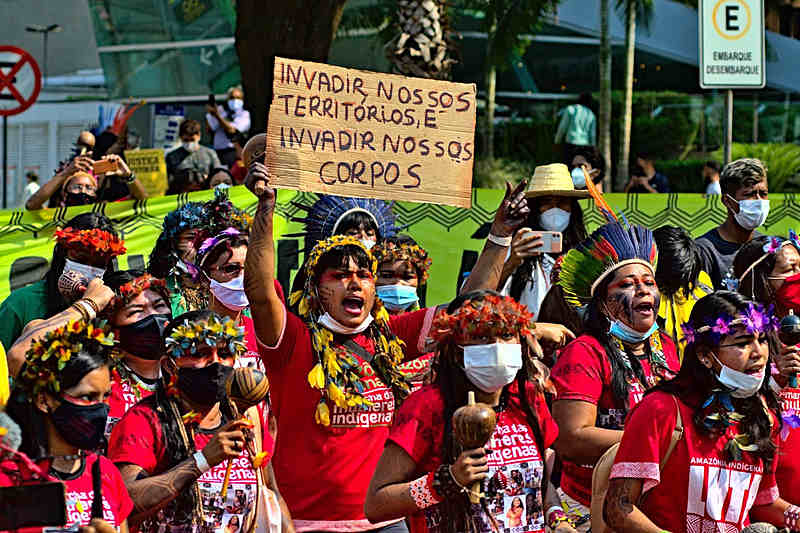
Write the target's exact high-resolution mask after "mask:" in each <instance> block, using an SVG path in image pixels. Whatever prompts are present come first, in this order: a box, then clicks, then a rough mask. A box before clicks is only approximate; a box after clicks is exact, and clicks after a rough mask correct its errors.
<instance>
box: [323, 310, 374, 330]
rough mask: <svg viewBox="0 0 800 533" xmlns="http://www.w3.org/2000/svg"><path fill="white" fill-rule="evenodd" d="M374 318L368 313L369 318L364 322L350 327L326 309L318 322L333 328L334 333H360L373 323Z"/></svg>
mask: <svg viewBox="0 0 800 533" xmlns="http://www.w3.org/2000/svg"><path fill="white" fill-rule="evenodd" d="M373 320H374V319H373V318H372V315H367V318H366V319H364V322H362V323H361V324H360V325H358V326H356V327H354V328H348V327H347V326H345V325H344V324H342V323H341V322H339V321H338V320H336V319H335V318H333V317H332V316H331V315H330V314H328V312H327V311H326V312H325V314H324V315H322V316H321V317H319V319H318V320H317V323H318V324H320V325H321V326H323V327H325V328H327V329H329V330H331V331H332V332H334V333H340V334H342V335H358V334H359V333H361V332H362V331H364V330H365V329H367V328H368V327H369V325H370V324H372V321H373Z"/></svg>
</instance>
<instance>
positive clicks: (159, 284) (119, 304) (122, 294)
mask: <svg viewBox="0 0 800 533" xmlns="http://www.w3.org/2000/svg"><path fill="white" fill-rule="evenodd" d="M148 289H149V290H152V291H155V292H157V293H158V294H159V295H160V296H161V297H162V298H164V301H165V302H167V303H169V291H168V290H167V284H166V282H165V281H164V280H163V279H158V278H156V277H153V276H151V275H150V274H147V273H145V274H142V275H141V276H139V277H138V278H136V279H133V280H131V281H129V282H128V283H126V284H124V285H122V286H121V287H120V288H119V289H117V290H116V291H115V293H116V294H115V296H114V299H113V300H112V301H111V304H110V305H109V306H108V307H107V308H106V310H107V311H108V314H114V313H116V312H117V311H119V310H120V309H122V308H123V307H125V306H126V305H128V304H129V303H131V301H133V300H134V299H135V298H136V297H137V296H139V295H140V294H142V293H143V292H144V291H146V290H148Z"/></svg>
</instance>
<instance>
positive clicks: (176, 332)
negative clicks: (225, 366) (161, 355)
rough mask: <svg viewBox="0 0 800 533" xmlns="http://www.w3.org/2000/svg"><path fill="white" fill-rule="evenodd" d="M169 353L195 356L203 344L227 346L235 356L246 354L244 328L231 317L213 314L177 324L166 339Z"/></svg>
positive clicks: (169, 354)
mask: <svg viewBox="0 0 800 533" xmlns="http://www.w3.org/2000/svg"><path fill="white" fill-rule="evenodd" d="M164 343H165V344H166V347H167V355H168V356H170V357H172V358H175V359H177V358H179V357H184V356H193V355H196V354H197V350H198V348H200V347H202V346H214V347H219V346H225V347H226V348H227V349H228V350H229V351H230V353H231V354H232V355H233V356H234V358H238V357H240V356H242V355H244V354H245V352H246V351H247V346H246V345H245V343H244V328H241V327H238V326H237V325H236V322H235V321H234V320H233V319H232V318H230V317H218V316H217V315H213V316H211V317H210V318H209V319H208V320H198V321H192V322H189V320H188V319H185V320H184V321H183V324H181V325H180V326H176V327H175V328H174V329H173V330H172V332H171V333H170V335H169V337H167V338H166V339H165V340H164Z"/></svg>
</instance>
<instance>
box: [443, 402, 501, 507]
mask: <svg viewBox="0 0 800 533" xmlns="http://www.w3.org/2000/svg"><path fill="white" fill-rule="evenodd" d="M495 425H497V415H495V412H494V409H492V408H491V407H490V406H488V405H486V404H485V403H475V392H474V391H469V392H468V393H467V405H464V406H462V407H459V408H458V409H456V412H455V413H453V433H454V434H455V436H456V440H457V441H458V443H459V444H461V448H462V449H463V450H474V449H475V448H482V447H483V446H485V445H486V443H487V442H489V439H491V438H492V434H493V433H494V427H495ZM468 494H469V501H470V502H471V503H480V501H481V498H482V497H483V493H481V482H480V481H476V482H475V483H473V484H472V487H470V488H469V492H468Z"/></svg>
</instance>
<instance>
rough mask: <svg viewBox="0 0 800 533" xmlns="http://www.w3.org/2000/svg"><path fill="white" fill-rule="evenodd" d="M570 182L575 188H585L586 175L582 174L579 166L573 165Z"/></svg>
mask: <svg viewBox="0 0 800 533" xmlns="http://www.w3.org/2000/svg"><path fill="white" fill-rule="evenodd" d="M571 174H572V184H573V185H575V188H576V189H585V188H586V176H584V174H583V169H582V168H581V167H575V168H573V169H572V172H571Z"/></svg>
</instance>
